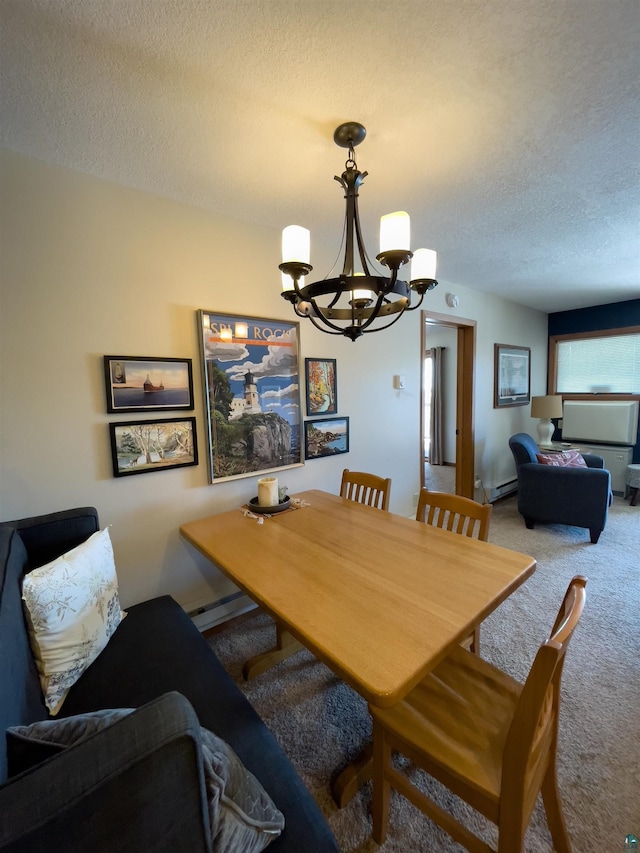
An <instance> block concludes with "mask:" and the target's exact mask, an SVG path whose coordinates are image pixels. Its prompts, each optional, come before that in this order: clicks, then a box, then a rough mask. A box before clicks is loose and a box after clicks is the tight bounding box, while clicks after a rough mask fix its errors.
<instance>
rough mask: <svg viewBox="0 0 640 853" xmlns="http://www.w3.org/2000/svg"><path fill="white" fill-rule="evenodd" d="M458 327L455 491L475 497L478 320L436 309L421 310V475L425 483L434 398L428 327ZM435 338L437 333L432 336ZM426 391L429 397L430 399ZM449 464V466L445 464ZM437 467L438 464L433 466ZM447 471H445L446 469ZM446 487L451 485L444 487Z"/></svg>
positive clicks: (456, 347) (456, 339)
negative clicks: (429, 418) (429, 373)
mask: <svg viewBox="0 0 640 853" xmlns="http://www.w3.org/2000/svg"><path fill="white" fill-rule="evenodd" d="M430 328H431V329H432V331H433V332H434V333H435V331H436V330H437V329H439V328H440V329H453V330H455V333H456V336H455V350H456V352H455V357H456V369H455V494H457V495H463V496H464V497H468V498H473V497H474V479H475V474H474V467H475V459H474V456H475V453H474V435H473V386H474V376H475V346H476V321H475V320H467V319H465V318H463V317H452V316H450V315H449V314H439V313H437V312H434V311H422V325H421V358H420V365H421V366H420V370H421V382H420V388H421V401H420V427H421V429H420V472H421V473H420V478H421V484H422V485H423V486H424V485H425V462H424V457H425V446H424V445H425V435H426V434H428V429H427V427H426V418H427V413H428V411H429V406H430V401H431V397H432V394H431V387H430V379H429V378H428V377H427V376H426V372H427V367H426V365H427V359H426V355H427V351H428V350H430V349H431V343H430V342H429V329H430ZM431 337H432V338H434V337H435V335H432V336H431ZM427 393H428V394H429V399H428V400H427ZM445 467H446V466H445ZM434 470H435V467H434ZM443 473H444V472H443ZM442 490H443V491H447V490H448V489H442Z"/></svg>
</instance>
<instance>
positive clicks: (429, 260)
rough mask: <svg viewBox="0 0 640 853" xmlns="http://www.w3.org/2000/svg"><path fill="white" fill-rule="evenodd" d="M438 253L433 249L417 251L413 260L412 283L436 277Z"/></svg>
mask: <svg viewBox="0 0 640 853" xmlns="http://www.w3.org/2000/svg"><path fill="white" fill-rule="evenodd" d="M437 259H438V253H437V252H434V251H433V249H416V250H415V252H414V253H413V257H412V258H411V281H417V280H418V279H422V278H434V279H435V277H436V261H437Z"/></svg>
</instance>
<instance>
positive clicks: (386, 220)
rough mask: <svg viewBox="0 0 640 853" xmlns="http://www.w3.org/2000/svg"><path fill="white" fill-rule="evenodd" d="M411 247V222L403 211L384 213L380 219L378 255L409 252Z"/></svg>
mask: <svg viewBox="0 0 640 853" xmlns="http://www.w3.org/2000/svg"><path fill="white" fill-rule="evenodd" d="M410 245H411V220H410V219H409V214H408V213H405V212H404V210H398V211H396V212H395V213H386V214H385V215H384V216H381V217H380V254H382V253H383V252H393V251H398V250H402V251H407V252H408V251H409V247H410Z"/></svg>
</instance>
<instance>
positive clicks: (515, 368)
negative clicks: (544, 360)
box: [493, 344, 531, 409]
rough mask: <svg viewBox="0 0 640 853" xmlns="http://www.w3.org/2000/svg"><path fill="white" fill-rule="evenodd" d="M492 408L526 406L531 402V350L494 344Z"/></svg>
mask: <svg viewBox="0 0 640 853" xmlns="http://www.w3.org/2000/svg"><path fill="white" fill-rule="evenodd" d="M494 361H495V375H494V383H493V388H494V390H493V395H494V396H493V408H494V409H502V408H504V407H506V406H526V405H527V403H530V402H531V391H530V385H531V350H530V348H529V347H519V346H511V345H509V344H494Z"/></svg>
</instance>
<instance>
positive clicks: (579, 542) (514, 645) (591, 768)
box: [210, 498, 640, 853]
mask: <svg viewBox="0 0 640 853" xmlns="http://www.w3.org/2000/svg"><path fill="white" fill-rule="evenodd" d="M490 539H491V541H492V542H495V543H496V544H498V545H503V546H505V547H509V548H513V549H515V550H519V551H524V552H526V553H529V554H531V555H533V556H534V557H535V558H536V559H537V561H538V568H537V570H536V572H535V574H534V575H533V577H532V578H531V579H530V580H529V581H527V582H526V583H525V585H524V586H523V587H522V588H521V589H519V590H518V591H517V592H516V593H515V594H514V595H512V596H511V597H510V599H509V600H508V601H506V602H505V603H504V604H503V605H501V606H500V607H499V608H498V610H497V611H496V612H495V613H494V614H493V615H492V616H491V618H490V619H489V620H487V622H486V623H485V625H484V626H483V637H482V641H483V649H482V653H483V656H485V657H486V658H487V659H489V660H491V661H492V662H493V663H495V664H497V665H498V666H501V667H502V668H504V669H506V670H507V671H508V672H510V673H511V674H512V675H513V676H515V677H516V678H519V679H523V678H524V677H526V674H527V671H528V669H529V666H530V664H531V661H532V660H533V657H534V655H535V651H536V649H537V647H538V645H539V643H540V642H542V641H543V640H544V639H545V637H546V636H547V635H548V632H549V630H550V628H551V624H552V622H553V619H554V617H555V613H556V611H557V609H558V606H559V604H560V601H561V599H562V596H563V594H564V592H565V589H566V587H567V584H568V582H569V580H570V579H571V577H572V576H573V575H574V574H578V573H581V574H584V575H586V576H587V578H588V579H589V583H588V585H587V606H586V610H585V613H584V615H583V618H582V621H581V623H580V625H579V627H578V630H577V632H576V635H575V637H574V639H573V642H572V645H571V647H570V649H569V653H568V656H567V661H566V665H565V672H564V681H563V705H562V710H561V730H560V753H559V780H560V791H561V796H562V798H563V802H564V812H565V818H566V821H567V825H568V829H569V833H570V835H571V838H572V841H573V849H574V851H575V853H591V851H593V853H614V851H618V850H619V851H622V850H623V846H624V839H625V836H626V834H627V833H634V834H635V835H636V836H639V837H640V506H638V507H630V506H629V505H628V501H627V502H625V501H623V500H622V498H615V503H614V506H613V507H612V509H611V512H610V516H609V522H608V525H607V527H606V529H605V531H604V532H603V533H602V535H601V537H600V541H599V543H598V544H597V545H591V544H590V543H589V537H588V532H587V531H586V530H582V529H579V528H569V527H564V526H555V525H554V526H541V527H537V528H536V529H535V530H527V529H526V528H525V526H524V522H523V521H522V519H521V518H520V516H519V515H518V512H517V508H516V499H515V498H508V499H507V500H505V501H503V502H502V503H499V504H496V505H495V506H494V510H493V519H492V525H491V535H490ZM309 606H310V607H311V606H313V603H312V602H309ZM273 638H274V632H273V624H272V622H271V620H270V619H269V618H268V617H267V616H266V615H264V614H261V613H258V614H257V615H256V616H255V617H254V618H252V619H249V620H247V621H246V622H244V623H241V624H238V625H232V626H231V627H229V628H228V629H226V630H224V631H223V632H222V633H220V634H219V635H216V636H214V637H212V638H211V640H210V642H211V644H212V646H213V648H214V649H215V651H216V653H217V654H218V655H219V657H220V658H221V660H222V661H223V663H224V664H225V666H226V667H227V668H228V670H229V671H230V672H231V674H232V676H233V677H234V678H235V680H236V681H237V682H238V684H240V686H241V687H242V689H243V690H244V691H245V693H246V695H247V696H248V697H249V699H250V700H251V702H252V703H253V705H254V706H255V708H256V709H257V711H258V712H259V713H260V714H261V716H262V717H263V719H264V720H265V721H266V723H267V724H268V725H269V726H270V728H271V729H272V731H273V732H274V734H275V735H276V737H277V738H278V740H279V742H280V743H281V744H282V746H283V748H284V749H285V751H286V752H287V753H288V755H289V756H290V758H291V759H292V761H293V763H294V765H295V766H296V768H297V770H298V772H299V773H300V775H301V776H302V778H303V779H304V781H305V783H306V785H307V787H308V788H309V790H310V791H311V792H312V794H313V796H314V797H315V799H316V801H317V802H318V804H319V806H320V808H321V809H322V811H323V812H324V814H325V815H326V817H327V819H328V821H329V823H330V825H331V827H332V829H333V832H334V833H335V835H336V838H337V839H338V842H339V844H340V848H341V850H343V851H360V853H369V851H377V850H381V851H385V853H386V851H390V852H391V851H393V853H411V852H412V851H415V853H418V851H420V853H439V851H447V853H448V851H458V850H461V849H462V848H460V847H459V846H458V845H456V844H455V843H453V842H452V841H451V839H450V838H449V836H447V835H446V834H445V833H443V832H441V831H440V830H439V829H438V828H437V827H436V826H435V825H434V824H433V823H431V822H430V821H429V820H428V819H427V818H426V817H424V816H423V815H422V814H421V813H420V812H419V811H417V810H416V809H415V808H414V807H413V806H411V805H410V804H409V803H408V802H407V801H406V800H404V799H403V798H402V797H400V796H398V795H397V794H394V795H393V797H392V807H391V826H390V832H389V835H388V837H387V841H386V842H385V844H384V845H383V846H382V847H378V845H376V844H375V843H374V841H373V840H372V838H371V822H370V817H369V810H370V802H371V790H370V785H367V786H365V787H364V788H363V790H362V791H361V792H360V793H359V794H358V795H357V796H356V797H355V799H354V800H352V802H351V803H350V804H349V805H348V806H347V807H346V808H345V809H342V810H340V809H337V808H336V806H335V805H334V803H333V801H332V799H331V796H330V793H329V782H330V778H331V775H332V773H333V772H334V771H335V768H336V767H338V766H339V765H340V764H341V763H344V762H345V761H346V760H348V759H350V758H351V757H353V756H354V755H355V754H357V752H358V751H359V749H360V747H361V746H362V745H363V744H364V743H365V742H366V741H367V739H368V737H369V733H370V719H369V716H368V714H367V709H366V705H365V703H364V702H363V701H362V699H360V697H359V696H358V695H357V694H355V693H354V692H353V691H352V690H351V689H350V688H348V687H346V686H345V685H344V684H342V682H340V681H339V679H337V678H336V677H335V676H334V675H333V674H332V673H331V672H330V670H328V669H327V668H326V667H325V666H324V665H323V664H321V663H318V662H317V661H316V660H314V658H313V657H312V656H311V655H310V654H309V653H308V652H306V651H303V652H299V653H298V654H297V655H296V656H294V657H292V658H290V659H289V660H288V661H285V662H284V663H282V664H280V665H279V666H278V667H276V668H274V669H272V670H270V671H269V672H267V673H264V674H263V675H261V676H260V677H258V678H257V679H255V680H254V681H252V682H250V683H248V684H247V683H245V682H243V681H242V676H241V667H242V663H243V662H244V660H245V659H246V658H247V657H250V656H251V655H253V654H255V653H257V652H259V651H262V650H265V649H267V648H269V647H270V646H271V645H272V644H273ZM419 783H420V784H421V785H422V786H424V787H425V789H428V790H430V791H431V792H432V793H433V792H434V791H435V792H436V794H437V796H439V797H440V801H441V803H442V804H444V805H445V807H446V808H448V809H453V810H454V811H455V812H456V813H457V814H458V815H465V816H466V818H467V820H468V823H469V825H470V826H471V827H472V828H474V829H475V830H476V831H478V830H480V832H481V833H482V834H483V835H484V837H485V839H486V840H487V841H490V842H491V841H493V842H494V843H495V839H496V834H495V832H494V831H493V828H492V826H491V825H490V824H487V823H486V822H485V821H484V820H483V818H481V817H480V816H479V815H477V814H475V813H473V812H472V811H471V810H470V809H468V808H467V807H466V806H464V804H461V803H459V802H456V801H454V798H453V797H452V796H451V795H450V794H448V792H446V791H443V790H442V789H439V790H437V786H436V783H434V782H433V781H432V780H430V779H428V778H427V777H424V776H423V775H422V774H419ZM525 849H526V850H527V851H535V853H538V851H545V853H546V851H550V850H551V849H552V848H551V841H550V835H549V832H548V829H547V824H546V820H545V816H544V810H543V808H542V805H541V802H540V801H539V803H538V806H537V808H536V810H535V812H534V815H533V818H532V822H531V826H530V828H529V831H528V834H527V840H526V848H525ZM301 853H313V851H301Z"/></svg>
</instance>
